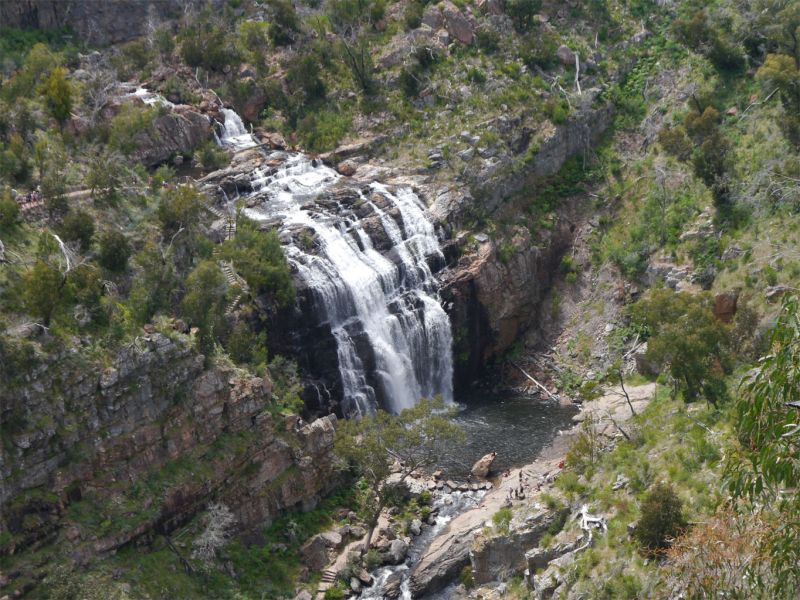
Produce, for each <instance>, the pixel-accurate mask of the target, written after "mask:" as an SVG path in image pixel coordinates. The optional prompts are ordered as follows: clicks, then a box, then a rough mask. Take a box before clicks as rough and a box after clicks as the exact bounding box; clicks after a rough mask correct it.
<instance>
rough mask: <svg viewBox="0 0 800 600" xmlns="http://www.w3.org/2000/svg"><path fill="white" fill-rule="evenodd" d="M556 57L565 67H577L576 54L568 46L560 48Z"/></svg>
mask: <svg viewBox="0 0 800 600" xmlns="http://www.w3.org/2000/svg"><path fill="white" fill-rule="evenodd" d="M556 56H557V57H558V60H559V62H560V63H561V64H562V65H564V66H565V67H574V66H575V53H574V52H573V51H572V50H570V49H569V48H568V47H567V46H564V45H561V46H559V47H558V50H556Z"/></svg>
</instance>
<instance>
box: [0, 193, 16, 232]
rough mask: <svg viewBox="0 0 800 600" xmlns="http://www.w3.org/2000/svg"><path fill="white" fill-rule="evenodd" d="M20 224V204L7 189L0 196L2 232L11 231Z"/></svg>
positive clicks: (0, 224) (0, 229)
mask: <svg viewBox="0 0 800 600" xmlns="http://www.w3.org/2000/svg"><path fill="white" fill-rule="evenodd" d="M17 223H19V204H17V201H16V200H14V198H12V197H11V190H9V189H8V188H6V189H5V190H4V191H3V195H2V196H0V231H9V230H10V229H13V228H14V227H15V226H16V225H17Z"/></svg>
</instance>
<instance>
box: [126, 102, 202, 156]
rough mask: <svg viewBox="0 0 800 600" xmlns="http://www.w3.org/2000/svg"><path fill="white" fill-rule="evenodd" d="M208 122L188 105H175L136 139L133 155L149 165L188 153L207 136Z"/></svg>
mask: <svg viewBox="0 0 800 600" xmlns="http://www.w3.org/2000/svg"><path fill="white" fill-rule="evenodd" d="M211 133H212V129H211V121H210V120H209V118H208V117H207V116H206V115H203V114H201V113H199V112H197V111H195V110H192V109H191V108H190V107H188V106H180V105H179V106H176V107H175V109H174V110H173V111H170V112H168V113H166V114H164V115H162V116H159V117H157V118H156V119H155V120H154V121H153V124H152V127H151V128H150V130H148V131H147V132H145V133H142V134H140V135H139V136H138V137H137V139H136V151H135V152H134V155H133V156H134V158H135V159H136V160H137V162H142V163H144V164H146V165H147V166H149V167H154V166H156V165H159V164H161V163H163V162H166V161H167V160H169V159H170V158H171V157H172V156H174V155H176V154H191V153H192V152H193V151H194V150H196V149H197V148H198V147H199V146H201V145H202V144H203V143H204V142H206V141H208V140H209V139H211Z"/></svg>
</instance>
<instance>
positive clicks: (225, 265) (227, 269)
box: [217, 260, 250, 315]
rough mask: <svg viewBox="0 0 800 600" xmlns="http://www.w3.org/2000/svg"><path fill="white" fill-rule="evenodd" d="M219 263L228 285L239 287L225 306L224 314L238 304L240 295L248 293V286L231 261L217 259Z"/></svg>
mask: <svg viewBox="0 0 800 600" xmlns="http://www.w3.org/2000/svg"><path fill="white" fill-rule="evenodd" d="M217 264H219V268H220V270H221V271H222V274H223V275H224V276H225V281H227V282H228V285H229V286H231V287H237V288H239V290H240V291H239V293H238V294H236V296H235V297H234V298H233V299H232V300H231V301H230V302H229V303H228V306H227V307H225V314H226V315H230V314H231V313H232V312H233V311H234V310H236V307H237V306H239V302H240V301H241V300H242V297H243V296H244V295H245V294H248V293H250V288H249V286H248V285H247V282H246V281H245V280H244V279H243V278H242V277H241V276H240V275H239V274H238V273H237V272H236V270H235V269H234V267H233V263H232V262H230V261H227V260H219V261H217Z"/></svg>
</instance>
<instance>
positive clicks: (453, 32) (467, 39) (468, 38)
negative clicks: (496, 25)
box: [442, 2, 475, 44]
mask: <svg viewBox="0 0 800 600" xmlns="http://www.w3.org/2000/svg"><path fill="white" fill-rule="evenodd" d="M442 14H443V15H444V24H445V28H446V29H447V32H448V33H449V34H450V36H451V37H453V38H455V39H456V40H458V41H459V42H461V43H462V44H471V43H472V40H473V39H475V31H474V29H473V28H472V23H470V21H469V19H467V17H465V16H464V13H462V12H461V11H460V10H458V7H457V6H456V5H455V4H453V3H452V2H445V3H444V9H443V10H442Z"/></svg>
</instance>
